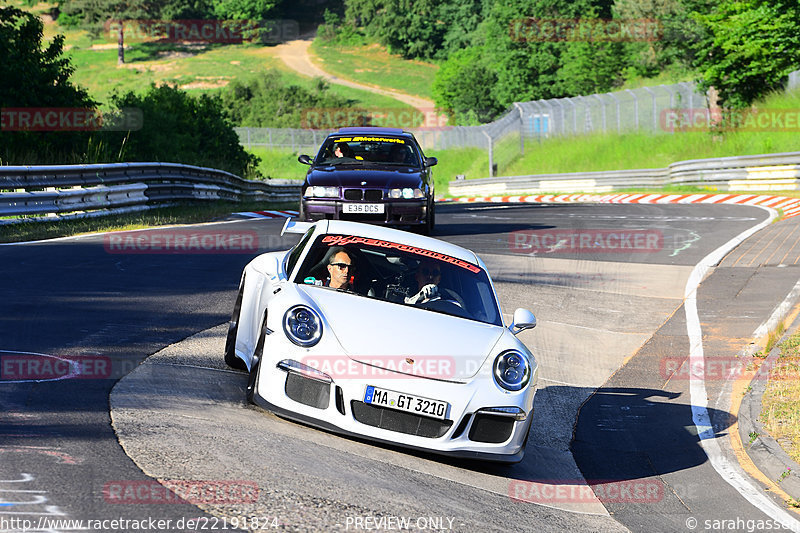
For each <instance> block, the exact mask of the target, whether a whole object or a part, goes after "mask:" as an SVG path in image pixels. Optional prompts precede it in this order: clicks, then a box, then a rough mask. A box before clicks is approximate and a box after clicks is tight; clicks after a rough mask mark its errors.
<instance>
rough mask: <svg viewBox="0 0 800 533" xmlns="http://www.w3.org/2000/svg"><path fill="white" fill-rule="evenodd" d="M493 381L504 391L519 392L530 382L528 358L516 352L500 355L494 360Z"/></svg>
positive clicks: (511, 351) (510, 351)
mask: <svg viewBox="0 0 800 533" xmlns="http://www.w3.org/2000/svg"><path fill="white" fill-rule="evenodd" d="M494 379H495V381H496V382H497V384H498V385H500V386H501V387H502V388H504V389H506V390H509V391H518V390H521V389H522V388H523V387H525V385H527V384H528V382H529V381H530V380H531V365H530V363H528V358H527V357H525V356H524V355H523V354H522V353H520V352H518V351H516V350H508V351H505V352H503V353H501V354H500V355H498V356H497V358H496V359H495V360H494Z"/></svg>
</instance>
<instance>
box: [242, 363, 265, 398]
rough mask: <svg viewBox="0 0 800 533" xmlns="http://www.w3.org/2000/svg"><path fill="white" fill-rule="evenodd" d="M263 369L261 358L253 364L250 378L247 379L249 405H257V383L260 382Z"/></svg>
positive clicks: (246, 394)
mask: <svg viewBox="0 0 800 533" xmlns="http://www.w3.org/2000/svg"><path fill="white" fill-rule="evenodd" d="M260 369H261V358H260V357H259V358H258V359H256V360H255V361H254V362H253V368H252V369H251V370H250V377H248V378H247V389H245V397H246V398H247V403H251V404H255V403H256V382H257V381H258V375H259V371H260Z"/></svg>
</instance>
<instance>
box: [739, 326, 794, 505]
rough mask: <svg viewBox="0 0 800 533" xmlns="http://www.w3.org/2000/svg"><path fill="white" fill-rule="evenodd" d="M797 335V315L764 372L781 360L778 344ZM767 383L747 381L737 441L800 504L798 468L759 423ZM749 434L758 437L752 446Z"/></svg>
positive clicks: (757, 466)
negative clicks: (739, 440) (792, 335)
mask: <svg viewBox="0 0 800 533" xmlns="http://www.w3.org/2000/svg"><path fill="white" fill-rule="evenodd" d="M798 331H800V315H798V316H797V317H795V319H794V321H793V322H792V325H791V326H790V327H789V328H788V329H787V332H786V333H785V334H784V335H783V337H782V338H781V339H780V341H779V342H778V343H777V344H776V345H775V347H774V348H773V349H772V350H771V351H770V353H769V355H768V356H767V358H766V359H765V360H764V362H763V363H762V365H769V366H768V367H767V368H769V367H770V366H772V365H773V364H774V363H775V362H776V361H777V360H778V358H779V357H780V346H779V344H780V343H781V342H783V341H784V340H786V338H787V337H789V336H790V335H791V334H794V333H797V332H798ZM768 382H769V381H768V380H767V379H763V378H761V379H759V376H758V374H756V375H755V376H753V379H752V380H751V381H750V384H749V385H750V387H751V390H750V392H749V394H746V395H745V396H744V398H743V399H742V403H741V406H740V407H739V412H738V423H739V438H740V439H741V442H742V445H743V447H744V450H745V452H746V453H747V455H748V456H749V457H750V460H751V461H752V462H753V464H754V465H755V466H756V468H758V469H759V470H760V471H761V473H763V474H764V475H765V476H766V477H767V478H769V479H770V480H771V481H773V482H774V483H775V484H776V485H777V486H778V487H780V488H781V489H782V490H783V491H785V492H786V493H787V494H788V495H789V496H791V497H792V498H793V499H795V500H800V464H797V463H796V462H795V461H793V460H792V459H791V458H790V457H789V455H788V454H787V453H786V452H785V451H784V450H783V448H782V447H781V445H780V444H778V442H777V441H776V440H775V439H774V438H772V436H771V435H770V434H769V433H768V432H767V430H766V429H765V428H764V426H763V425H762V424H761V422H760V420H759V416H760V414H761V409H762V403H761V400H762V397H763V395H764V392H765V390H766V388H767V383H768ZM751 434H757V435H758V436H757V437H756V438H755V439H754V440H753V441H752V442H750V441H751V437H750V435H751ZM787 469H791V473H790V474H789V475H787V476H785V477H784V478H783V479H781V475H782V474H783V473H784V472H786V470H787Z"/></svg>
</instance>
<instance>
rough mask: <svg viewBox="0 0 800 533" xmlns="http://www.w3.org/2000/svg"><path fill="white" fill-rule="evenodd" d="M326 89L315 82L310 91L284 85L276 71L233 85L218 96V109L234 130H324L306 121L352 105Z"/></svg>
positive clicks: (320, 80)
mask: <svg viewBox="0 0 800 533" xmlns="http://www.w3.org/2000/svg"><path fill="white" fill-rule="evenodd" d="M329 87H330V86H329V85H328V83H327V82H326V81H324V80H322V79H317V80H316V81H315V84H314V86H313V87H312V88H311V90H307V89H305V88H303V87H300V86H298V85H291V84H288V83H286V81H285V80H284V79H283V77H282V76H281V75H280V73H279V72H277V71H274V70H272V71H268V72H266V73H265V74H264V75H262V76H260V77H258V78H253V79H251V80H249V81H245V82H241V81H234V82H233V83H232V84H230V85H229V86H228V87H227V88H226V89H225V90H224V91H223V92H222V105H223V107H224V109H225V111H226V112H227V114H228V116H229V117H230V119H231V121H232V122H233V123H234V124H236V125H237V126H249V127H256V128H297V127H298V126H302V127H304V128H317V127H327V125H325V124H317V123H316V122H315V121H314V120H309V118H310V117H315V116H317V115H318V114H315V113H314V111H319V110H325V111H326V113H324V114H326V115H329V114H330V113H328V112H329V111H331V110H336V109H341V108H345V107H349V106H351V105H352V103H353V102H352V101H351V100H348V99H346V98H341V97H339V96H336V95H334V94H331V93H330V92H329Z"/></svg>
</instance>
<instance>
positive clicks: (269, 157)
mask: <svg viewBox="0 0 800 533" xmlns="http://www.w3.org/2000/svg"><path fill="white" fill-rule="evenodd" d="M247 151H248V152H250V153H251V154H254V155H257V156H258V157H260V158H261V163H260V164H259V165H258V170H259V171H260V172H261V174H262V175H264V176H266V177H270V178H279V179H296V180H302V179H303V178H304V177H305V175H306V171H307V170H308V166H307V165H304V164H302V163H300V162H298V161H297V156H298V155H300V154H301V153H307V154H309V155H314V153H313V152H309V151H308V150H301V151H299V152H293V151H292V150H287V149H275V148H263V147H258V146H253V147H251V148H247Z"/></svg>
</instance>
